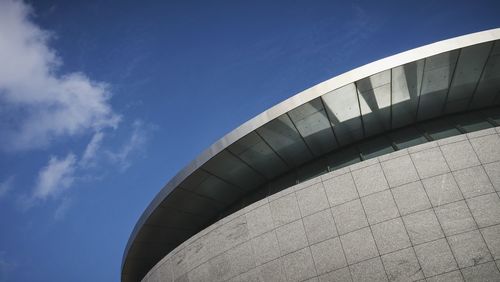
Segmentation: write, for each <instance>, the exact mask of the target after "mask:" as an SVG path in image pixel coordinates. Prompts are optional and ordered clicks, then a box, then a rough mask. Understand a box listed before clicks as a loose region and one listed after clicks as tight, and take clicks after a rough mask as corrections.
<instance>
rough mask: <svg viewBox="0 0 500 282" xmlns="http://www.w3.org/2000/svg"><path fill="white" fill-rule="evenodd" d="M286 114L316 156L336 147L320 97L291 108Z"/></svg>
mask: <svg viewBox="0 0 500 282" xmlns="http://www.w3.org/2000/svg"><path fill="white" fill-rule="evenodd" d="M288 115H289V116H290V118H291V119H292V121H293V123H294V124H295V126H296V127H297V130H298V131H299V133H300V135H302V137H303V138H304V140H305V141H306V143H307V145H308V146H309V148H310V149H311V151H312V152H313V153H314V154H315V155H316V156H321V155H323V154H324V153H326V152H329V151H331V150H333V149H335V148H337V147H338V146H337V142H336V141H335V136H334V135H333V130H332V127H331V124H330V121H329V120H328V118H327V115H326V111H325V109H324V107H323V102H322V101H321V98H316V99H314V100H312V101H311V102H308V103H305V104H304V105H302V106H299V107H297V108H295V109H293V110H291V111H290V112H289V113H288Z"/></svg>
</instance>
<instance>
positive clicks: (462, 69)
mask: <svg viewBox="0 0 500 282" xmlns="http://www.w3.org/2000/svg"><path fill="white" fill-rule="evenodd" d="M492 44H493V43H492V42H488V43H484V44H479V45H475V46H470V47H467V48H463V49H462V51H461V52H460V57H459V58H458V62H457V67H456V70H455V74H454V76H453V79H452V83H451V88H450V91H449V93H448V99H447V101H446V109H445V111H446V113H455V112H459V111H463V110H465V109H466V108H467V107H468V105H469V100H470V97H471V96H472V93H473V92H474V90H475V88H476V85H477V83H478V81H479V78H480V76H481V73H482V71H483V68H484V65H485V63H486V59H487V58H488V54H489V53H490V50H491V47H492Z"/></svg>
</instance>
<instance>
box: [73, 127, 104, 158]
mask: <svg viewBox="0 0 500 282" xmlns="http://www.w3.org/2000/svg"><path fill="white" fill-rule="evenodd" d="M103 138H104V133H103V132H101V131H99V132H96V133H95V134H94V136H92V139H91V140H90V142H89V144H87V147H86V148H85V151H84V152H83V156H82V158H81V160H80V163H79V164H80V166H82V167H89V166H93V165H94V164H95V163H94V160H95V157H96V154H97V151H98V150H99V148H100V147H101V143H102V139H103Z"/></svg>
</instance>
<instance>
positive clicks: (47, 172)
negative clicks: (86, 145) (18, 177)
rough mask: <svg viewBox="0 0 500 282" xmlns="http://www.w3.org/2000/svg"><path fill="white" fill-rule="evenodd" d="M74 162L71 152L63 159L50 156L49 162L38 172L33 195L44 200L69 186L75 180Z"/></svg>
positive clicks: (55, 195)
mask: <svg viewBox="0 0 500 282" xmlns="http://www.w3.org/2000/svg"><path fill="white" fill-rule="evenodd" d="M75 164H76V157H75V155H73V154H72V153H70V154H68V155H67V156H66V157H65V158H64V159H59V158H57V157H51V158H50V160H49V163H48V164H47V165H46V166H45V167H44V168H42V170H40V172H39V174H38V179H37V182H36V185H35V189H34V191H33V197H34V198H35V199H41V200H45V199H47V198H48V197H57V196H58V195H60V194H61V192H62V191H64V190H65V189H67V188H69V187H70V186H71V185H72V184H73V182H74V180H75V175H74V173H75Z"/></svg>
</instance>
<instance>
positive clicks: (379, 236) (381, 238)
mask: <svg viewBox="0 0 500 282" xmlns="http://www.w3.org/2000/svg"><path fill="white" fill-rule="evenodd" d="M372 232H373V238H375V242H376V243H377V247H378V250H379V252H380V254H387V253H390V252H393V251H396V250H400V249H404V248H407V247H409V246H411V243H410V238H408V234H406V229H405V227H404V224H403V221H402V220H401V218H395V219H392V220H389V221H386V222H382V223H379V224H377V225H373V226H372Z"/></svg>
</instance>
